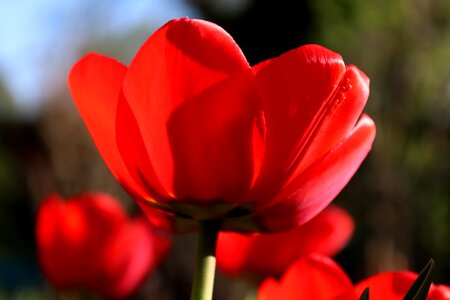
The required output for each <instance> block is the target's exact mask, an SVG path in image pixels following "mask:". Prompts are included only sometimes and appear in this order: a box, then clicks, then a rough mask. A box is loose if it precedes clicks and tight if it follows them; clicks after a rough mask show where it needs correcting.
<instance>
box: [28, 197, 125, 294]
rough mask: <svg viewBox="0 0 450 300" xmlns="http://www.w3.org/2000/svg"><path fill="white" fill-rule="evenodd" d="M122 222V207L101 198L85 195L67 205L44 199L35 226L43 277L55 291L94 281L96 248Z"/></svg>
mask: <svg viewBox="0 0 450 300" xmlns="http://www.w3.org/2000/svg"><path fill="white" fill-rule="evenodd" d="M125 221H126V215H125V212H124V211H123V209H122V207H121V206H120V205H118V203H117V202H116V201H115V200H113V199H112V198H111V197H109V196H108V195H105V194H99V193H97V194H95V193H86V194H82V195H79V196H78V197H75V198H73V200H69V201H63V199H61V198H60V197H59V196H57V195H51V196H50V197H48V198H46V199H45V200H44V201H43V202H42V204H41V206H40V208H39V213H38V218H37V223H36V240H37V243H38V249H39V261H40V264H41V266H42V268H43V270H44V272H45V274H46V276H47V277H48V278H49V279H50V280H51V281H52V282H53V283H54V284H55V285H56V286H57V287H58V288H75V287H79V286H81V285H87V284H90V283H92V282H93V281H97V280H98V275H99V274H98V273H97V272H98V270H99V268H98V266H99V262H100V260H101V259H100V258H101V254H99V252H101V251H99V250H98V247H99V245H103V244H105V243H106V241H107V239H108V238H109V236H110V235H111V234H113V233H114V232H115V231H116V230H117V229H118V228H119V227H120V226H122V224H123V223H124V222H125ZM68 257H70V259H67V258H68ZM80 266H83V268H80Z"/></svg>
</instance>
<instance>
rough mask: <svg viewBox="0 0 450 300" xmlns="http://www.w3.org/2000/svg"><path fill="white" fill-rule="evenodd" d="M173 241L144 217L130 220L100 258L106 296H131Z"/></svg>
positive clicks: (113, 238)
mask: <svg viewBox="0 0 450 300" xmlns="http://www.w3.org/2000/svg"><path fill="white" fill-rule="evenodd" d="M170 245H171V243H170V240H169V239H168V238H166V237H165V236H161V235H159V234H158V233H157V232H156V231H155V229H154V228H153V227H151V225H150V224H149V223H148V221H146V220H145V219H143V218H137V219H135V220H132V221H131V220H130V221H128V222H127V223H126V224H124V225H123V226H122V227H121V228H120V230H119V231H118V232H117V233H116V234H115V235H114V236H113V237H112V238H111V240H110V242H109V243H108V245H107V247H106V249H105V251H104V253H103V255H102V257H100V261H101V263H102V272H103V274H106V275H108V276H107V277H104V278H101V280H102V285H101V286H100V287H98V286H97V288H100V289H101V290H102V294H103V295H109V296H110V297H113V298H125V297H126V296H128V295H130V294H131V293H132V292H133V291H135V290H136V289H137V287H138V286H139V285H140V284H141V283H142V281H143V280H144V279H145V278H146V277H148V275H149V274H148V273H149V272H150V271H152V270H154V269H155V268H156V266H157V264H158V263H159V262H160V261H161V260H162V258H163V256H164V255H165V254H166V253H167V251H168V250H169V248H170Z"/></svg>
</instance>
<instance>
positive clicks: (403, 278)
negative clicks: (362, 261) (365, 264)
mask: <svg viewBox="0 0 450 300" xmlns="http://www.w3.org/2000/svg"><path fill="white" fill-rule="evenodd" d="M416 277H417V274H414V273H413V272H408V271H404V272H387V273H381V274H377V275H375V276H372V277H369V278H367V279H365V280H363V281H361V282H359V283H358V284H357V285H356V286H355V292H356V294H357V295H360V294H362V292H363V291H364V290H365V289H366V288H367V287H368V288H369V289H370V300H384V299H389V300H401V299H403V297H404V296H405V295H406V293H407V292H408V290H409V288H410V287H411V286H412V284H413V282H414V280H415V278H416Z"/></svg>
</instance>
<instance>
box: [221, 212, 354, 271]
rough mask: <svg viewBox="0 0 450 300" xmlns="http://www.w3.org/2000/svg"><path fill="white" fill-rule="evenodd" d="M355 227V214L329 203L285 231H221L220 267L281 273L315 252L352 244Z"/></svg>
mask: <svg viewBox="0 0 450 300" xmlns="http://www.w3.org/2000/svg"><path fill="white" fill-rule="evenodd" d="M353 230H354V222H353V219H352V217H351V216H350V215H349V214H348V213H347V212H346V211H345V210H343V209H342V208H339V207H336V206H329V207H328V208H326V209H325V210H324V211H322V212H321V213H320V214H318V215H317V216H316V217H314V218H313V219H312V220H310V221H309V222H307V223H306V224H304V225H302V226H300V227H297V228H296V229H294V230H290V231H286V232H282V233H273V234H253V235H243V234H238V233H232V232H221V233H220V234H219V239H218V244H217V266H218V268H219V269H220V270H221V271H222V272H224V273H225V274H226V275H228V276H237V275H243V274H249V275H257V276H264V277H266V276H280V275H281V274H282V273H283V272H284V270H286V269H287V268H288V266H290V265H291V264H292V263H294V262H295V261H297V260H298V259H300V258H303V257H307V256H309V255H310V254H312V253H319V254H322V255H325V256H333V255H335V254H336V253H337V252H339V251H340V250H341V249H342V248H343V247H344V246H345V245H346V244H347V243H348V241H349V240H350V237H351V236H352V234H353Z"/></svg>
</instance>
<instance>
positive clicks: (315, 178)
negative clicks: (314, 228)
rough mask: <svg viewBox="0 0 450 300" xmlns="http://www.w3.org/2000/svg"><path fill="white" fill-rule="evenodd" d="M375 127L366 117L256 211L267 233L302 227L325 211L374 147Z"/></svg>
mask: <svg viewBox="0 0 450 300" xmlns="http://www.w3.org/2000/svg"><path fill="white" fill-rule="evenodd" d="M374 138H375V125H374V123H373V121H372V120H371V119H370V118H369V117H368V116H365V115H364V116H363V117H362V118H361V120H360V121H359V122H358V124H357V126H356V127H355V129H354V131H353V133H352V134H351V135H350V136H349V137H348V138H347V139H346V140H344V141H343V142H342V143H341V144H339V145H338V146H336V147H335V148H334V149H332V150H331V151H330V152H329V153H327V154H326V155H325V156H323V157H322V158H321V159H319V160H318V161H316V162H315V163H314V164H312V165H311V166H309V167H308V168H307V169H306V170H304V171H303V172H302V173H301V174H300V175H299V176H297V177H296V178H295V179H294V180H292V182H291V183H290V184H289V185H287V186H286V187H285V188H284V189H283V190H282V191H281V193H280V194H279V195H278V196H277V199H282V200H281V201H279V200H277V199H275V202H278V203H277V204H275V205H273V206H270V207H268V208H264V209H262V210H261V211H259V212H257V213H256V214H257V218H259V220H260V221H261V222H262V224H263V227H265V228H266V230H268V231H272V232H273V231H277V230H287V229H289V228H293V227H296V226H298V225H301V224H303V223H305V222H307V221H309V220H310V219H311V218H313V217H314V216H315V215H316V214H318V213H319V212H320V211H321V210H323V209H324V208H325V207H326V206H327V205H328V204H329V203H330V202H331V201H332V200H333V199H334V198H335V197H336V195H337V194H338V193H339V192H340V191H341V190H342V189H343V188H344V186H345V185H346V184H347V183H348V181H349V180H350V178H351V177H352V176H353V174H354V173H355V172H356V170H357V169H358V167H359V165H360V164H361V162H362V161H363V159H364V158H365V157H366V155H367V153H368V152H369V150H370V149H371V147H372V143H373V140H374Z"/></svg>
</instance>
